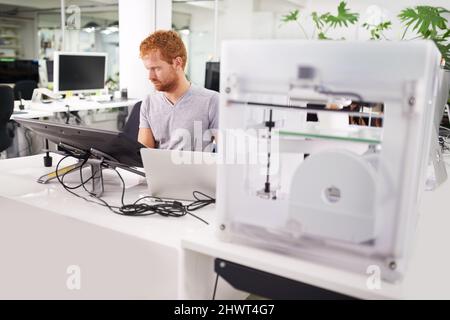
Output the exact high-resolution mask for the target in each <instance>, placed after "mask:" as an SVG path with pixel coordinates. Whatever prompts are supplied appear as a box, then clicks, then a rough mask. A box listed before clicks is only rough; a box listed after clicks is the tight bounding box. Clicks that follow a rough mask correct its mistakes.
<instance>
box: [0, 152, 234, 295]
mask: <svg viewBox="0 0 450 320" xmlns="http://www.w3.org/2000/svg"><path fill="white" fill-rule="evenodd" d="M53 161H54V164H56V159H53ZM50 169H51V168H45V167H44V166H43V160H42V155H36V156H31V157H24V158H15V159H7V160H2V161H0V181H1V183H0V253H1V259H2V263H0V299H1V298H8V299H10V298H42V299H47V298H57V299H90V298H98V299H103V298H105V299H118V298H120V299H131V298H133V299H141V298H145V299H176V298H183V297H185V296H183V292H184V291H182V287H183V286H182V284H181V283H180V281H181V274H182V272H181V261H182V251H181V239H182V238H183V237H185V236H186V235H188V234H190V233H197V232H202V231H203V230H206V229H208V226H207V225H205V224H204V223H202V222H201V221H199V220H197V219H196V218H193V217H191V216H184V217H182V218H166V217H162V216H157V215H156V216H147V217H126V216H120V215H116V214H114V213H112V212H111V211H109V210H108V209H107V208H104V207H101V206H98V205H96V204H91V203H88V202H85V201H84V200H82V199H79V198H77V197H75V196H73V195H71V194H69V193H67V191H65V190H64V189H63V188H62V186H61V185H60V184H59V183H58V182H57V181H52V182H50V183H49V184H45V185H42V184H38V183H36V179H37V178H38V177H39V176H40V175H42V174H45V173H48V172H49V171H51V170H50ZM88 175H89V173H87V176H88ZM123 177H124V179H125V181H126V186H127V191H126V197H125V201H126V203H130V202H134V201H135V200H136V199H137V198H138V197H141V196H143V195H145V194H146V190H147V187H146V184H145V183H144V178H142V177H139V176H136V175H133V174H130V173H128V172H123ZM104 178H105V197H104V199H105V200H106V201H108V202H110V203H112V204H119V201H120V200H119V199H120V194H121V185H120V180H119V179H118V177H117V175H116V173H114V172H113V171H106V172H105V173H104ZM67 179H69V177H68V178H67ZM71 179H73V181H78V175H75V176H74V177H73V178H70V179H69V180H68V181H71ZM214 211H215V210H214V207H213V206H211V207H207V208H204V209H202V210H200V211H196V215H198V216H200V217H201V218H203V219H205V220H207V221H212V218H213V216H214ZM72 265H75V266H79V267H80V271H81V278H80V279H81V282H80V283H81V289H80V290H69V289H68V287H67V286H66V282H67V281H68V279H69V277H70V274H67V268H68V267H69V266H72ZM69 271H70V270H69ZM200 285H202V284H200ZM211 293H212V292H211ZM211 293H210V294H211ZM221 297H223V298H231V297H234V298H235V297H242V294H240V295H239V296H237V295H236V293H235V292H233V291H230V292H229V293H225V294H223V295H222V296H221Z"/></svg>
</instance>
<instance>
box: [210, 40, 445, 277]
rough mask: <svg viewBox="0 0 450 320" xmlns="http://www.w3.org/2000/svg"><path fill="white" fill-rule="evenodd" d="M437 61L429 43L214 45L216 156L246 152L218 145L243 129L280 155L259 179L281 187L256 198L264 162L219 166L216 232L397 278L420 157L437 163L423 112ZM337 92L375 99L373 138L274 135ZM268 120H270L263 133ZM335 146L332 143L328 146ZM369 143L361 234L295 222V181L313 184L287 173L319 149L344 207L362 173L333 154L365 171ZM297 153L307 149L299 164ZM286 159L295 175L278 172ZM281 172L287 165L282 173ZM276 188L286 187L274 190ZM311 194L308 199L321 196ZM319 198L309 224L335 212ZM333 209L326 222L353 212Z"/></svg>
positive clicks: (423, 167) (411, 226)
mask: <svg viewBox="0 0 450 320" xmlns="http://www.w3.org/2000/svg"><path fill="white" fill-rule="evenodd" d="M440 60H441V56H440V53H439V51H438V50H437V48H436V47H435V45H434V44H433V43H432V42H428V41H417V42H416V41H415V42H342V41H333V42H332V41H322V42H321V41H301V40H295V41H294V40H270V41H248V40H247V41H229V42H225V43H224V45H223V47H222V55H221V90H220V92H221V97H220V122H219V129H220V130H219V131H220V133H219V141H218V142H219V159H222V160H223V161H225V162H226V159H231V158H233V156H234V155H236V154H239V153H242V155H243V156H244V158H245V159H247V160H249V157H250V156H251V155H252V153H251V151H249V150H243V151H242V150H241V152H240V151H236V149H233V148H229V145H230V140H232V139H235V138H236V137H235V136H234V137H233V135H229V134H228V132H230V131H232V130H230V129H233V130H235V131H236V130H243V131H244V134H243V136H244V137H245V136H246V138H248V139H252V138H254V139H256V140H257V141H258V143H263V144H264V143H265V144H266V146H267V148H268V150H270V151H271V152H272V159H273V158H274V156H277V157H278V158H279V161H278V162H279V163H275V162H274V163H272V165H273V166H279V167H278V169H276V170H273V173H271V174H270V176H271V178H274V179H275V180H276V181H277V182H276V183H275V185H277V186H281V189H280V188H278V190H276V191H275V193H268V194H267V197H264V196H261V192H262V193H264V185H263V183H261V184H260V186H261V188H260V189H261V190H262V191H261V190H257V189H255V187H254V185H255V183H256V184H259V183H260V181H264V176H265V174H264V172H263V170H261V169H262V168H263V165H257V166H256V169H254V167H255V166H252V165H250V164H249V163H235V164H231V163H227V164H226V165H219V169H218V182H217V183H218V184H217V205H218V211H219V217H218V219H217V223H216V228H217V235H218V237H219V239H221V240H224V241H232V242H239V243H245V244H248V245H254V246H258V247H261V248H265V249H268V250H276V251H281V252H285V253H286V254H289V255H294V256H299V257H301V258H307V259H313V260H315V261H320V262H323V263H326V264H331V265H336V266H338V267H342V268H344V269H349V270H353V271H355V272H359V273H363V274H364V273H366V271H367V268H369V267H371V266H374V265H375V266H377V267H379V268H380V273H381V277H382V278H383V279H385V280H388V281H396V280H398V279H401V276H402V274H403V272H404V270H405V268H406V262H407V256H408V252H409V250H410V249H411V247H412V245H413V242H414V232H415V227H416V222H417V219H418V210H417V208H418V203H419V202H420V199H421V194H422V191H423V190H424V189H425V180H426V172H427V166H428V165H429V163H430V162H429V161H430V154H432V157H431V158H433V160H434V162H435V165H436V168H437V167H440V168H442V166H443V165H442V163H441V159H440V153H439V150H438V149H437V148H436V146H437V140H436V139H437V134H436V133H437V131H436V130H437V129H436V124H435V122H436V121H435V120H434V119H435V118H436V117H435V114H436V112H440V109H441V108H443V107H444V106H440V105H438V104H439V101H440V100H441V99H439V95H440V94H441V92H439V90H440V87H441V83H440V82H441V81H442V73H443V71H442V69H441V68H440ZM308 70H309V71H311V72H308ZM302 73H303V75H302ZM305 73H306V76H305ZM308 73H310V74H309V75H308ZM303 77H306V79H305V78H303ZM308 77H309V78H308ZM342 97H344V98H350V99H352V100H363V101H366V102H382V103H383V104H384V106H385V108H384V114H383V115H382V117H383V127H382V129H379V130H381V131H380V132H381V135H380V142H379V143H378V144H377V143H375V144H371V143H370V142H367V143H358V142H352V141H350V140H351V139H347V140H346V139H343V141H338V140H336V139H335V140H327V139H321V138H320V137H319V138H318V139H315V138H304V139H301V138H299V139H286V138H285V137H283V136H281V135H279V134H277V133H279V132H280V130H283V127H289V126H290V125H291V123H292V122H295V123H298V124H302V123H303V124H302V125H304V120H305V116H306V110H307V109H306V108H305V106H306V103H307V102H318V101H319V102H323V103H326V102H327V101H330V99H338V98H342ZM436 110H438V111H436ZM308 112H311V110H310V109H308ZM316 112H317V113H319V114H320V113H325V112H333V111H326V110H325V111H316ZM349 114H350V113H349ZM350 115H351V114H350ZM268 123H271V124H272V125H273V127H270V128H269V127H267V128H266V129H264V127H265V126H267V124H268ZM294 126H295V125H294ZM438 127H439V124H437V128H438ZM254 128H259V129H261V130H263V132H265V134H262V135H261V134H259V135H258V134H257V135H256V136H255V135H254V133H252V134H246V133H245V130H250V129H254ZM264 130H265V131H264ZM252 135H253V137H252ZM363 140H364V139H363ZM275 142H276V143H275ZM363 142H364V141H363ZM337 149H340V150H338V151H337V152H335V151H336V150H337ZM268 150H266V151H268ZM370 150H374V152H373V154H374V157H373V159H372V160H367V164H368V165H367V167H372V165H373V167H372V169H367V170H370V172H372V173H373V172H375V175H374V176H373V180H370V179H372V178H368V179H369V180H370V181H369V180H367V184H371V183H372V184H373V190H374V192H373V193H371V194H366V193H362V192H361V195H362V196H364V197H365V199H366V200H367V201H369V202H370V205H369V207H370V206H371V208H372V209H371V210H369V211H370V212H359V213H360V214H361V215H368V216H367V217H368V218H369V219H372V220H371V221H372V222H371V224H369V225H368V226H369V230H368V231H367V232H366V234H365V235H363V236H362V237H359V236H358V235H356V233H357V230H358V228H357V226H356V227H355V226H353V227H350V226H348V230H346V229H345V228H347V226H346V225H345V223H343V224H342V223H341V224H339V223H336V224H335V225H336V228H338V227H339V228H344V230H342V232H341V233H339V232H336V233H333V232H332V231H330V232H331V234H330V236H327V233H326V232H325V231H324V232H323V234H321V232H320V230H317V229H315V228H312V229H311V228H310V226H308V225H307V223H305V221H309V220H307V219H306V218H305V217H306V216H305V215H306V214H308V212H305V209H304V208H306V206H305V207H304V208H303V211H302V212H296V211H295V206H293V203H294V202H295V196H297V195H298V193H296V192H299V190H300V189H301V188H300V189H299V190H297V189H296V188H298V183H300V184H301V185H302V188H303V190H307V188H306V187H307V184H308V183H310V184H311V185H312V182H313V181H291V180H292V179H293V177H296V175H297V173H298V169H299V168H300V167H301V166H302V165H305V164H306V163H308V161H319V160H318V156H320V157H321V158H325V159H326V155H327V152H329V153H330V157H331V158H330V163H329V166H327V170H328V172H332V173H333V174H334V173H335V174H336V176H345V175H342V174H341V173H340V172H339V171H340V170H341V169H342V170H344V173H346V174H347V175H348V176H349V179H348V180H347V179H341V181H337V182H336V184H337V187H338V188H342V190H343V193H342V202H345V201H346V203H347V205H348V204H349V203H351V201H350V202H349V201H348V199H345V197H348V196H349V195H348V194H345V190H347V189H346V188H350V189H348V190H354V189H355V186H354V184H353V187H352V182H354V181H359V180H357V179H359V178H361V179H362V180H363V181H362V182H357V183H359V184H360V185H361V186H366V184H365V182H364V181H366V180H364V179H366V178H364V177H361V176H359V175H357V176H352V172H351V171H348V169H346V168H341V167H340V165H339V164H340V163H341V162H340V160H339V159H340V158H339V157H341V153H343V155H342V159H344V160H345V159H350V160H351V161H353V160H355V163H358V166H360V165H359V164H362V165H361V166H362V167H364V166H365V164H364V161H366V160H364V159H366V158H364V157H365V156H366V155H367V154H369V153H370ZM277 152H278V153H277ZM304 154H309V155H310V157H308V158H307V159H306V160H304V161H303V155H304ZM336 155H337V156H336ZM370 157H371V156H370V155H369V157H368V158H367V159H370ZM309 158H310V159H309ZM338 158H339V159H338ZM363 158H364V159H363ZM292 159H294V160H292ZM295 159H296V160H295ZM336 159H338V160H336ZM342 159H341V160H342ZM331 160H333V161H331ZM322 161H323V159H322ZM271 162H273V160H272V161H271ZM309 163H310V164H311V163H312V162H309ZM361 166H360V167H361ZM288 167H294V171H292V170H291V171H289V170H288V169H287V168H288ZM313 167H314V166H313ZM319 167H320V166H319ZM330 170H331V171H330ZM333 170H334V171H333ZM362 170H365V169H362ZM280 171H281V173H280ZM444 171H445V170H444ZM255 172H256V174H255ZM257 172H260V176H261V177H258V176H257V175H258V174H257ZM286 172H289V175H288V176H287V177H286ZM295 172H296V173H295ZM355 172H362V171H357V170H356V171H355ZM293 173H294V174H293ZM372 173H371V174H372ZM316 174H317V177H318V179H319V180H321V181H322V180H325V179H326V178H327V177H324V175H325V174H326V171H325V170H324V172H323V173H322V174H321V172H316ZM340 174H341V175H340ZM283 175H284V176H283ZM369 175H370V174H368V176H369ZM297 178H298V176H297ZM285 180H286V181H287V182H286V181H285ZM441 180H442V179H441ZM255 181H256V182H255ZM296 184H297V185H296ZM330 187H334V185H330ZM283 188H284V190H287V191H286V192H284V193H283V192H282V190H283ZM352 188H353V189H352ZM294 189H296V190H294ZM363 189H364V188H363ZM366 190H370V188H366ZM270 192H274V191H273V190H271V191H270ZM277 192H278V194H277ZM316 196H317V199H319V196H320V195H318V194H317V195H316ZM321 196H322V199H323V195H321ZM351 196H354V197H358V196H359V195H358V194H355V195H351ZM323 200H324V201H323V207H322V208H323V210H322V211H321V210H320V208H319V210H318V211H317V212H319V213H318V214H317V215H316V216H315V217H314V218H317V219H319V220H320V219H321V218H322V217H329V216H330V214H333V210H334V209H333V208H334V207H333V204H332V203H329V202H328V203H327V202H326V201H325V199H323ZM344 200H345V201H344ZM356 200H357V198H355V201H356ZM338 203H339V201H338ZM363 207H364V206H363ZM335 208H337V207H335ZM343 208H344V209H345V208H347V209H348V210H347V211H345V210H344V211H343V212H342V210H341V212H338V211H339V210H335V212H336V217H335V218H336V219H339V218H340V217H342V218H343V219H346V216H345V215H346V213H351V214H353V213H354V212H351V211H352V210H351V209H349V208H350V207H345V206H344V207H343ZM341 209H342V208H341ZM306 211H307V210H306ZM297 214H298V216H295V215H297ZM320 214H323V216H321V215H320ZM347 217H348V215H347ZM303 218H305V219H303ZM365 218H366V217H365ZM327 221H329V219H323V223H324V224H326V223H327ZM335 221H338V220H335ZM316 222H317V221H316ZM316 227H317V226H316ZM366 227H367V226H366ZM305 230H306V231H308V230H309V231H310V232H305ZM311 230H312V232H311ZM317 231H319V232H318V233H317ZM315 232H316V233H315ZM352 232H355V235H354V237H353V235H352V234H349V233H352ZM339 234H340V235H341V236H340V235H339ZM342 235H343V236H342ZM367 235H369V236H371V237H370V239H365V240H364V241H362V239H364V236H367ZM366 238H367V237H366ZM352 239H354V240H353V241H352ZM430 250H432V248H430Z"/></svg>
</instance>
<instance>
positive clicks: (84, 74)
mask: <svg viewBox="0 0 450 320" xmlns="http://www.w3.org/2000/svg"><path fill="white" fill-rule="evenodd" d="M106 57H107V55H106V53H97V52H84V53H72V52H55V56H54V60H53V61H54V62H53V91H55V92H68V91H72V92H94V91H98V90H103V89H104V88H105V81H106Z"/></svg>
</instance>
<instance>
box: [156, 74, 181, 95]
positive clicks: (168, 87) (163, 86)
mask: <svg viewBox="0 0 450 320" xmlns="http://www.w3.org/2000/svg"><path fill="white" fill-rule="evenodd" d="M152 83H153V85H154V86H155V89H156V90H158V91H162V92H170V91H173V90H174V89H175V88H176V87H177V86H178V83H179V81H178V78H177V77H175V76H174V77H173V78H171V79H169V80H166V81H164V82H161V81H157V80H156V81H152Z"/></svg>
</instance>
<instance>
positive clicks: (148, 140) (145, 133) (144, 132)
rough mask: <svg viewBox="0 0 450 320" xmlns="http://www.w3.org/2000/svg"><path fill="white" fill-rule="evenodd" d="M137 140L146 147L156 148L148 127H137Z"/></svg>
mask: <svg viewBox="0 0 450 320" xmlns="http://www.w3.org/2000/svg"><path fill="white" fill-rule="evenodd" d="M138 141H139V142H140V143H142V144H143V145H144V146H146V147H147V148H156V142H155V138H154V137H153V132H152V129H150V128H139V134H138Z"/></svg>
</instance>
